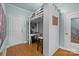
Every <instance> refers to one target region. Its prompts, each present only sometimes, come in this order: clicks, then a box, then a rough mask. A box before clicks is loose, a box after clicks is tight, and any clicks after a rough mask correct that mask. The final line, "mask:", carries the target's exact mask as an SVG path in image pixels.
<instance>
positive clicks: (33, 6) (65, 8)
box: [10, 3, 79, 13]
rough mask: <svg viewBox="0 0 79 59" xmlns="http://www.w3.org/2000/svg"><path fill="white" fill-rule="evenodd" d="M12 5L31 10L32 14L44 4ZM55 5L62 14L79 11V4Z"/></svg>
mask: <svg viewBox="0 0 79 59" xmlns="http://www.w3.org/2000/svg"><path fill="white" fill-rule="evenodd" d="M10 4H12V5H15V6H17V7H20V8H23V9H26V10H29V11H31V12H34V11H35V10H37V9H39V8H40V7H41V6H42V5H43V3H10ZM54 4H55V5H56V6H57V8H58V9H59V10H60V11H61V12H62V13H66V12H71V11H75V10H79V3H54Z"/></svg>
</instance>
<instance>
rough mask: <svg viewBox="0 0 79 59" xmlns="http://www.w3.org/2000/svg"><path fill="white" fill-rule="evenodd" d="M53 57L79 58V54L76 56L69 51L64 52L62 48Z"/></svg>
mask: <svg viewBox="0 0 79 59" xmlns="http://www.w3.org/2000/svg"><path fill="white" fill-rule="evenodd" d="M53 56H79V54H75V53H73V52H70V51H67V50H63V49H61V48H59V49H58V50H57V51H56V52H55V53H54V54H53Z"/></svg>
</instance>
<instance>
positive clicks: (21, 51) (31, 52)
mask: <svg viewBox="0 0 79 59" xmlns="http://www.w3.org/2000/svg"><path fill="white" fill-rule="evenodd" d="M41 55H42V54H41V51H40V50H39V51H37V44H36V43H34V44H31V45H28V44H19V45H16V46H13V47H10V48H8V49H7V56H41ZM53 56H79V54H75V53H72V52H70V51H67V50H63V49H61V48H59V49H58V50H57V51H56V52H55V53H54V54H53Z"/></svg>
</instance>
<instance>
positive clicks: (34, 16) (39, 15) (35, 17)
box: [31, 8, 43, 20]
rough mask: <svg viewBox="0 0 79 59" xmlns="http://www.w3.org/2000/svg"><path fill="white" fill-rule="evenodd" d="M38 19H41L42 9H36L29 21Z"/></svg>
mask: <svg viewBox="0 0 79 59" xmlns="http://www.w3.org/2000/svg"><path fill="white" fill-rule="evenodd" d="M39 17H43V8H40V9H38V10H37V11H35V12H34V13H33V14H32V15H31V20H34V19H37V18H39Z"/></svg>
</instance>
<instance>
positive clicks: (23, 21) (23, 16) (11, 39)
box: [1, 4, 32, 50]
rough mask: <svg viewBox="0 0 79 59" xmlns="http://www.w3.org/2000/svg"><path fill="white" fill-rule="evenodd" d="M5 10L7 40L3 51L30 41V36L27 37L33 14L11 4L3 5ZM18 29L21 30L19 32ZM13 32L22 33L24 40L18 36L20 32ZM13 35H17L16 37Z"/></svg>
mask: <svg viewBox="0 0 79 59" xmlns="http://www.w3.org/2000/svg"><path fill="white" fill-rule="evenodd" d="M3 8H4V12H5V16H6V17H5V21H6V22H5V25H6V28H5V29H6V38H5V41H4V44H3V46H2V49H1V50H3V49H5V48H6V47H9V46H12V45H15V44H19V43H24V42H26V41H27V40H28V36H27V35H28V30H27V28H28V18H29V17H30V15H31V13H32V12H30V11H28V10H25V9H22V8H19V7H16V6H13V5H10V4H3ZM18 20H19V21H18ZM12 24H13V25H12ZM12 26H13V27H12ZM14 26H15V27H14ZM11 28H12V29H11ZM16 28H17V29H16ZM18 28H19V29H21V30H19V29H18ZM15 29H16V30H15ZM13 31H18V32H19V31H21V32H22V33H23V34H22V35H21V36H23V37H24V39H20V38H21V37H20V36H18V34H17V33H18V32H17V33H15V32H13ZM13 33H15V35H14V34H13ZM17 37H18V39H17Z"/></svg>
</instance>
